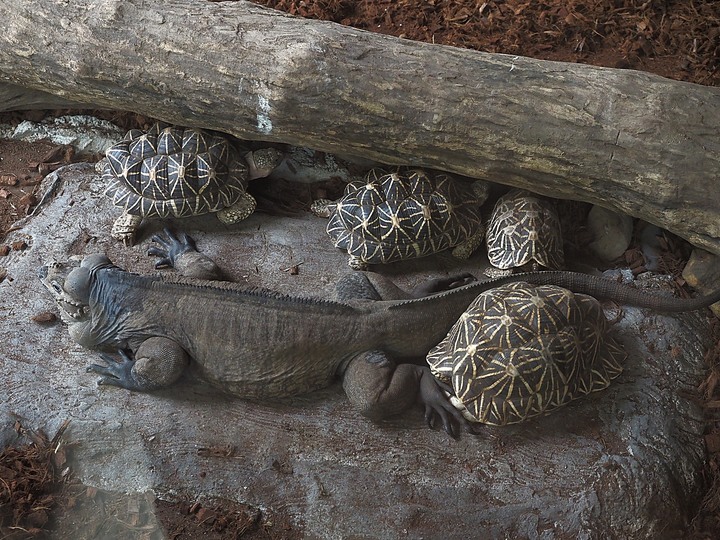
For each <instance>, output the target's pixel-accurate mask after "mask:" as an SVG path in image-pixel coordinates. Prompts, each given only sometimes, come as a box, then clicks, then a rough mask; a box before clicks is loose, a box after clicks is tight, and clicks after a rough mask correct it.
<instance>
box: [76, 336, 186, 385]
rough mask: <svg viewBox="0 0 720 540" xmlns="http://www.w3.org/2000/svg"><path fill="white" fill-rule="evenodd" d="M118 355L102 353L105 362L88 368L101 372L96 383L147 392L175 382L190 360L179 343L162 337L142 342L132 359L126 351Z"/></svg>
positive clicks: (91, 370)
mask: <svg viewBox="0 0 720 540" xmlns="http://www.w3.org/2000/svg"><path fill="white" fill-rule="evenodd" d="M118 354H119V355H120V361H117V360H115V359H114V358H113V357H112V356H110V355H108V354H101V355H100V358H102V359H103V361H105V363H106V365H104V366H103V365H100V364H92V365H90V366H88V367H87V371H88V372H92V373H97V374H99V375H102V377H100V380H99V381H98V384H107V385H111V386H120V387H121V388H126V389H127V390H134V391H138V392H149V391H151V390H157V389H159V388H163V387H165V386H170V385H171V384H173V383H174V382H175V381H177V380H178V378H179V377H180V375H182V372H183V370H184V369H185V367H186V366H187V365H188V363H189V361H190V357H189V356H188V354H187V353H186V352H185V350H184V349H183V348H182V347H181V346H180V345H179V344H178V343H176V342H175V341H173V340H171V339H168V338H164V337H153V338H149V339H146V340H145V341H143V343H142V344H141V345H140V346H139V347H138V349H137V351H135V358H134V359H133V358H132V357H131V355H130V354H128V351H124V350H119V351H118Z"/></svg>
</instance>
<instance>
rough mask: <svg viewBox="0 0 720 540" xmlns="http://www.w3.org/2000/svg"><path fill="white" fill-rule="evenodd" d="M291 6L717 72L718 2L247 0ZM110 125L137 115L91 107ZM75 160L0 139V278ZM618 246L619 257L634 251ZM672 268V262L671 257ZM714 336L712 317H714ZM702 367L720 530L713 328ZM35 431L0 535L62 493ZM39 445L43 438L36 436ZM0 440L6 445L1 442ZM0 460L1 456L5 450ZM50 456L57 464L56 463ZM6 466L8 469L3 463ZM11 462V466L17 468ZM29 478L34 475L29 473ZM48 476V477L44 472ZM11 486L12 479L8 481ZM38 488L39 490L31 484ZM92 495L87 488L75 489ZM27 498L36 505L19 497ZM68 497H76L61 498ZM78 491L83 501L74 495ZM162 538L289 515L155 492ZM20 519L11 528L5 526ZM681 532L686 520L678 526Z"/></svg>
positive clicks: (543, 52)
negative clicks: (54, 179) (43, 188)
mask: <svg viewBox="0 0 720 540" xmlns="http://www.w3.org/2000/svg"><path fill="white" fill-rule="evenodd" d="M255 1H256V3H258V4H263V5H265V6H268V7H272V8H275V9H279V10H283V11H287V12H289V13H291V14H295V15H299V16H303V17H308V18H315V19H321V20H329V21H335V22H338V23H341V24H346V25H351V26H354V27H357V28H362V29H365V30H369V31H373V32H381V33H385V34H391V35H395V36H399V37H404V38H407V39H414V40H419V41H426V42H431V43H440V44H446V45H454V46H458V47H467V48H472V49H476V50H481V51H486V52H498V53H507V54H517V55H524V56H531V57H534V58H540V59H547V60H560V61H568V62H583V63H588V64H593V65H599V66H607V67H616V68H629V69H639V70H643V71H648V72H652V73H656V74H658V75H662V76H664V77H668V78H671V79H677V80H682V81H688V82H693V83H697V84H705V85H719V84H720V69H719V67H720V3H718V2H716V1H714V0H695V1H694V2H686V1H672V0H670V1H665V2H650V1H644V0H585V1H583V0H569V1H562V2H561V1H558V0H540V1H535V2H531V1H524V0H506V1H502V0H500V1H494V2H493V1H487V2H483V1H481V0H425V1H422V2H421V1H417V0H360V1H353V0H255ZM65 112H67V111H31V112H22V113H4V114H0V122H10V123H16V122H19V121H20V120H22V119H32V120H40V119H42V118H43V117H44V116H46V115H58V114H63V113H65ZM103 116H104V117H105V118H108V119H111V120H113V121H115V122H116V123H118V124H119V125H121V126H122V127H130V126H140V127H142V126H143V124H145V123H146V121H147V119H144V118H142V117H138V116H137V115H134V114H132V113H103ZM74 160H75V156H74V155H73V153H72V150H71V149H68V148H66V147H58V146H55V145H52V144H50V143H46V142H38V143H32V144H29V143H20V142H12V141H2V140H0V280H2V279H3V278H4V275H3V268H2V256H3V255H6V254H7V253H8V252H9V251H10V250H11V249H23V246H22V245H8V244H5V243H3V241H4V239H5V237H6V235H7V233H8V232H9V231H10V230H12V224H13V223H14V222H15V221H17V220H18V219H19V218H21V217H23V216H24V215H26V214H27V213H28V212H29V211H31V210H32V207H33V205H34V204H35V202H36V201H35V194H34V190H35V188H36V186H37V185H38V183H39V181H40V179H41V178H42V176H43V175H44V174H47V173H48V172H49V171H51V170H53V169H54V168H57V167H58V166H60V165H62V164H64V163H68V162H71V161H74ZM634 256H635V255H633V254H632V253H629V254H628V257H629V259H628V262H630V261H631V259H632V258H633V257H634ZM676 266H677V267H679V268H681V267H682V266H681V265H680V264H677V265H676ZM716 327H717V328H718V335H719V336H720V323H718V324H716ZM706 361H707V364H708V379H707V380H706V382H705V384H704V385H703V387H702V388H700V389H699V394H701V395H702V398H703V399H704V402H705V403H706V409H707V411H708V430H707V436H706V443H707V450H708V456H709V457H708V467H707V481H708V488H709V489H708V493H707V496H706V500H705V503H704V508H703V511H702V512H701V513H700V514H699V515H698V516H697V517H696V519H695V520H694V522H693V530H692V535H693V537H694V538H708V539H709V538H718V537H720V416H719V415H718V414H717V413H715V412H714V411H718V410H720V407H719V406H718V404H720V385H718V382H720V339H718V341H717V344H716V346H715V347H714V348H713V349H712V350H710V351H708V353H707V355H706ZM52 442H53V441H48V439H47V437H44V438H43V437H39V436H35V437H31V441H30V442H29V443H28V444H27V445H25V446H21V447H19V448H17V449H6V450H5V451H3V452H2V454H0V480H2V482H0V532H1V533H2V535H1V536H2V538H28V537H39V536H41V535H42V529H43V528H44V526H45V524H46V522H47V519H48V516H47V513H46V510H47V512H49V511H50V509H51V508H52V507H53V506H56V505H58V504H67V503H68V496H65V500H64V501H63V496H62V495H59V494H61V493H68V492H67V491H63V490H66V489H68V488H67V486H68V484H67V483H66V479H65V478H64V477H63V476H62V467H61V466H59V465H58V461H57V460H58V457H57V455H56V454H54V453H53V452H51V451H49V450H48V448H50V450H52V448H51V447H52V444H50V443H52ZM48 445H50V446H48ZM8 452H10V453H9V454H8ZM5 460H7V461H5ZM60 465H61V464H60ZM13 467H15V469H13ZM18 467H19V468H18ZM38 478H41V479H42V482H39V483H38V482H37V481H36V480H37V479H38ZM48 478H51V479H52V481H50V482H48V481H47V480H48ZM11 488H12V489H11ZM38 489H40V491H37V490H38ZM82 493H84V495H82V496H81V497H80V498H81V499H82V497H85V498H88V497H90V498H92V493H89V492H87V491H84V492H82ZM31 499H33V500H35V501H39V502H40V503H41V504H40V507H38V506H32V505H31V504H28V501H30V500H31ZM72 500H73V501H74V502H73V503H74V504H75V503H77V504H82V503H83V501H82V500H80V502H77V498H73V499H72ZM86 502H87V501H86ZM156 512H157V513H158V515H159V517H160V519H161V521H162V522H163V525H164V527H165V530H166V532H167V534H168V537H169V538H173V539H181V538H213V539H222V540H224V539H229V538H240V537H242V538H297V537H299V536H300V534H299V533H298V531H297V530H293V527H292V525H291V524H290V523H284V522H282V521H281V522H279V523H278V522H276V526H274V527H269V526H268V522H269V521H270V520H269V519H268V518H267V516H265V515H264V514H261V513H260V511H259V510H257V509H252V508H247V507H242V505H237V504H235V503H228V502H225V503H216V504H215V505H209V506H204V505H200V504H196V503H195V502H194V501H186V502H180V503H176V504H170V503H163V502H158V503H157V506H156ZM9 526H20V527H23V528H21V529H17V528H13V529H8V528H7V527H9ZM689 534H690V532H689Z"/></svg>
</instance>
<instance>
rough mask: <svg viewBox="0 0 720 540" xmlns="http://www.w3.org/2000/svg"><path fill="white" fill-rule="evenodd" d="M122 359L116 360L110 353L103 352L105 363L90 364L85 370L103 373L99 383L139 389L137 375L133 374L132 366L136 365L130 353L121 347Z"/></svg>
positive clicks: (101, 356)
mask: <svg viewBox="0 0 720 540" xmlns="http://www.w3.org/2000/svg"><path fill="white" fill-rule="evenodd" d="M118 354H119V355H120V358H121V361H117V360H115V359H114V358H113V357H112V356H110V355H109V354H101V355H100V358H102V359H103V361H104V362H105V365H104V366H103V365H100V364H90V365H89V366H88V367H87V368H86V369H85V371H86V372H88V373H97V374H98V375H102V377H100V379H99V380H98V385H109V386H119V387H120V388H126V389H128V390H139V388H138V384H137V383H136V381H135V377H134V376H133V374H132V368H133V366H134V365H135V360H133V359H132V358H131V357H130V355H129V354H128V353H127V352H126V351H124V350H122V349H120V350H118Z"/></svg>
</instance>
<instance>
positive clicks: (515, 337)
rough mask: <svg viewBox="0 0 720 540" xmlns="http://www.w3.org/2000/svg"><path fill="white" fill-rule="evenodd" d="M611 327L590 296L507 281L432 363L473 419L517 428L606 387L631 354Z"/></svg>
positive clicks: (483, 299) (484, 298) (474, 307)
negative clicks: (540, 415) (626, 352)
mask: <svg viewBox="0 0 720 540" xmlns="http://www.w3.org/2000/svg"><path fill="white" fill-rule="evenodd" d="M607 329H608V322H607V320H606V319H605V316H604V314H603V311H602V308H601V307H600V304H599V302H598V301H597V300H596V299H595V298H593V297H591V296H587V295H584V294H574V293H572V292H571V291H569V290H567V289H564V288H562V287H558V286H555V285H544V286H535V285H530V284H529V283H525V282H515V283H509V284H506V285H503V286H500V287H497V288H495V289H491V290H489V291H485V292H483V293H482V294H480V295H479V296H478V297H477V298H476V299H475V300H474V301H473V303H472V304H471V305H470V306H469V307H468V309H467V310H466V311H465V313H464V314H463V315H462V316H461V317H460V319H459V320H458V321H457V323H456V324H455V326H453V328H452V329H451V330H450V332H449V333H448V335H447V336H446V337H445V339H443V341H442V342H440V343H439V344H438V345H437V346H436V347H435V348H433V349H432V350H431V351H430V353H429V354H428V356H427V361H428V363H429V364H430V369H431V371H432V372H433V374H434V375H435V376H436V377H438V378H439V379H440V380H441V381H444V382H446V383H448V384H450V385H451V386H452V388H453V390H454V394H455V395H454V396H451V401H452V402H453V405H455V406H456V407H457V408H458V409H460V410H461V411H462V412H463V414H464V415H465V416H466V418H468V420H471V421H473V422H482V423H486V424H491V425H505V424H512V423H516V422H521V421H523V420H525V419H527V418H531V417H533V416H537V415H539V414H543V413H546V412H549V411H551V410H553V409H556V408H558V407H561V406H562V405H565V404H566V403H568V402H570V401H572V400H574V399H576V398H578V397H580V396H583V395H585V394H589V393H590V392H595V391H597V390H602V389H603V388H606V387H607V386H608V385H609V384H610V381H611V380H612V379H614V378H615V377H617V376H618V375H619V374H620V373H621V371H622V365H623V364H624V360H625V357H626V354H625V352H624V351H623V349H622V348H621V347H620V345H618V343H617V342H616V341H615V340H614V339H613V338H612V337H611V336H610V335H608V333H607Z"/></svg>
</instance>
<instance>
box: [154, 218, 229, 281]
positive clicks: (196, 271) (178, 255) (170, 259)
mask: <svg viewBox="0 0 720 540" xmlns="http://www.w3.org/2000/svg"><path fill="white" fill-rule="evenodd" d="M164 233H165V236H164V237H163V236H161V235H159V234H154V235H153V236H152V238H151V240H152V241H153V242H155V243H156V244H157V245H155V246H150V247H149V248H148V250H147V254H148V255H150V256H153V257H159V260H158V261H157V262H156V263H155V268H158V269H159V268H165V267H169V268H174V269H175V270H176V271H177V272H178V273H180V274H182V275H183V276H185V277H189V278H195V279H209V280H221V281H222V280H225V279H226V278H225V275H224V274H223V271H222V270H220V267H219V266H218V265H217V264H215V262H214V261H213V260H212V259H211V258H210V257H208V256H206V255H203V254H202V253H200V252H199V251H198V250H197V246H196V245H195V240H193V238H192V237H191V236H190V235H189V234H187V233H185V232H182V231H181V232H179V233H178V234H175V233H174V232H173V231H172V230H170V229H167V228H166V229H165V230H164Z"/></svg>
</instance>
